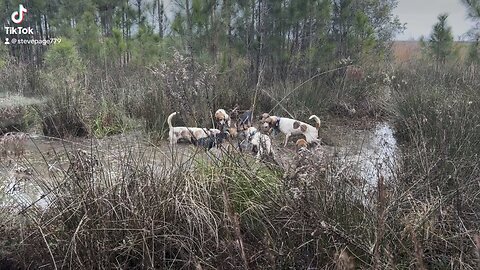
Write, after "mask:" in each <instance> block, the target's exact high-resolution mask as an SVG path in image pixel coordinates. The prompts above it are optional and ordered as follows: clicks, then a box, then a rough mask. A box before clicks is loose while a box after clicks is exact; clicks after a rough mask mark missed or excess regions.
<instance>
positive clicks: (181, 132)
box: [167, 112, 220, 145]
mask: <svg viewBox="0 0 480 270" xmlns="http://www.w3.org/2000/svg"><path fill="white" fill-rule="evenodd" d="M176 114H178V113H177V112H174V113H172V114H170V115H169V116H168V118H167V123H168V127H169V129H170V130H169V132H168V140H169V141H170V145H174V144H176V143H177V141H178V140H179V139H186V140H188V141H190V142H192V138H194V139H195V140H199V139H201V138H206V137H209V136H214V135H218V134H220V130H218V129H215V128H211V129H208V128H198V127H174V126H173V125H172V118H173V117H174V116H175V115H176Z"/></svg>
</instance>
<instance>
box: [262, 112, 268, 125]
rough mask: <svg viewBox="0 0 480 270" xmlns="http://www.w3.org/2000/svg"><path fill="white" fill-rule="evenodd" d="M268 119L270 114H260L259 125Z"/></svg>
mask: <svg viewBox="0 0 480 270" xmlns="http://www.w3.org/2000/svg"><path fill="white" fill-rule="evenodd" d="M268 117H270V114H268V113H262V115H260V122H261V123H263V122H265V119H267V118H268Z"/></svg>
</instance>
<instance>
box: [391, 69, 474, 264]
mask: <svg viewBox="0 0 480 270" xmlns="http://www.w3.org/2000/svg"><path fill="white" fill-rule="evenodd" d="M396 76H397V81H396V82H395V83H393V85H394V86H395V94H394V95H395V98H394V99H395V108H394V111H393V118H394V121H395V125H396V130H397V134H398V136H397V137H399V138H400V139H401V140H400V141H401V142H402V143H403V145H404V150H403V151H404V159H403V163H404V164H403V166H404V168H403V176H402V181H401V182H400V183H399V187H398V188H399V189H403V190H404V191H405V195H407V196H409V197H410V199H409V201H410V202H409V204H413V205H412V206H411V209H410V210H408V211H406V212H405V218H406V219H410V220H411V221H410V222H411V223H412V227H410V228H409V231H410V232H411V233H414V234H415V235H412V237H413V236H415V237H414V238H412V241H413V244H414V246H415V249H417V250H418V252H421V253H419V256H420V255H421V257H423V258H422V260H423V262H422V263H423V264H424V266H425V267H427V268H432V269H433V268H434V269H445V268H450V267H453V268H455V269H476V268H477V267H478V260H479V258H478V257H477V255H475V249H476V248H477V249H478V243H477V244H475V241H474V239H475V238H476V237H477V238H478V234H479V230H480V227H479V224H478V220H479V215H478V213H479V209H480V196H479V192H478V191H479V190H480V189H479V188H480V186H479V183H480V182H479V180H480V167H479V164H480V162H479V161H480V158H479V156H480V114H479V111H480V93H479V92H478V85H479V83H480V81H479V80H478V76H474V75H473V74H471V73H470V72H469V69H468V68H467V67H463V66H458V67H454V66H445V67H442V68H441V69H434V68H433V67H429V66H426V65H421V64H417V65H415V66H413V67H412V66H409V67H407V68H401V69H399V71H398V72H397V74H396ZM476 245H477V246H476ZM475 247H476V248H475Z"/></svg>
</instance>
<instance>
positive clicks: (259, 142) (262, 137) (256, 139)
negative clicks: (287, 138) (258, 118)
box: [246, 127, 273, 159]
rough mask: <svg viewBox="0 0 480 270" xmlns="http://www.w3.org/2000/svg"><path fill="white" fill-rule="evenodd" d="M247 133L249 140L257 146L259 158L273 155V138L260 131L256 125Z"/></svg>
mask: <svg viewBox="0 0 480 270" xmlns="http://www.w3.org/2000/svg"><path fill="white" fill-rule="evenodd" d="M246 133H247V140H248V141H249V142H250V143H251V144H252V145H253V146H255V147H256V148H257V159H260V158H261V157H262V156H264V155H269V156H272V155H273V149H272V140H271V139H270V137H269V136H268V135H266V134H262V133H260V132H259V131H258V130H257V129H256V128H255V127H249V128H248V129H247V132H246Z"/></svg>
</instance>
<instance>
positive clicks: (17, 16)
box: [12, 4, 28, 24]
mask: <svg viewBox="0 0 480 270" xmlns="http://www.w3.org/2000/svg"><path fill="white" fill-rule="evenodd" d="M27 12H28V10H27V9H26V8H25V7H24V6H23V5H22V4H20V5H18V11H15V12H13V13H12V22H14V23H16V24H20V23H22V21H23V19H24V17H25V16H24V14H25V13H27Z"/></svg>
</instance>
